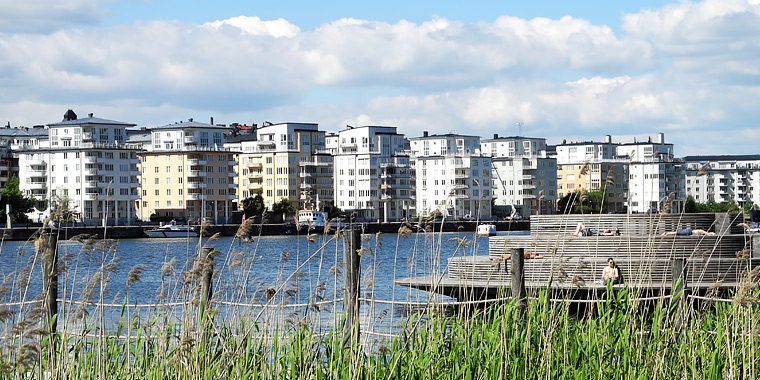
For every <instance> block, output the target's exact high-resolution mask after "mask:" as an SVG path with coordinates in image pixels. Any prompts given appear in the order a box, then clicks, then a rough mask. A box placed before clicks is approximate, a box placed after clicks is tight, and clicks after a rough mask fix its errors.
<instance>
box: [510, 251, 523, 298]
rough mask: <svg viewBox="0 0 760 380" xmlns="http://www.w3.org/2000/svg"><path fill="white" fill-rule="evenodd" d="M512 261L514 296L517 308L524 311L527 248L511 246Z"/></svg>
mask: <svg viewBox="0 0 760 380" xmlns="http://www.w3.org/2000/svg"><path fill="white" fill-rule="evenodd" d="M509 253H510V254H511V257H510V261H511V262H512V298H514V299H516V300H517V309H518V310H519V311H522V309H523V308H524V307H525V298H526V297H527V292H526V291H525V256H524V254H525V249H524V248H510V249H509Z"/></svg>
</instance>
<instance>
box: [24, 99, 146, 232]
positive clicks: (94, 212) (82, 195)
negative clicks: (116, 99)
mask: <svg viewBox="0 0 760 380" xmlns="http://www.w3.org/2000/svg"><path fill="white" fill-rule="evenodd" d="M133 126H134V124H130V123H123V122H119V121H113V120H106V119H101V118H96V117H94V116H93V114H89V115H88V117H86V118H83V119H79V118H78V117H77V115H76V114H75V113H74V111H72V110H68V111H67V112H66V114H65V115H64V118H63V121H61V122H60V123H51V124H48V125H47V130H48V139H47V140H40V142H41V143H40V144H39V145H36V146H35V145H34V143H32V142H31V141H30V145H25V147H22V148H21V149H19V150H18V157H19V172H20V174H19V178H20V179H21V182H20V188H21V190H22V191H24V192H25V193H26V194H31V195H34V196H35V198H36V199H37V206H36V207H35V210H34V211H33V212H32V213H30V214H29V215H28V216H29V218H30V219H31V220H33V221H43V220H44V219H45V218H47V216H48V215H50V212H51V210H52V209H54V208H56V207H57V206H58V205H59V204H60V202H64V201H68V203H69V208H70V209H73V211H74V212H75V214H76V219H77V220H78V221H81V222H84V223H86V224H90V225H106V224H109V225H129V224H131V223H132V222H134V220H135V217H136V216H137V213H136V210H135V203H136V202H137V200H138V199H139V195H138V192H137V190H138V181H137V175H138V171H137V163H138V160H137V153H138V150H139V147H138V146H132V145H130V144H127V143H126V137H125V136H126V128H128V127H133Z"/></svg>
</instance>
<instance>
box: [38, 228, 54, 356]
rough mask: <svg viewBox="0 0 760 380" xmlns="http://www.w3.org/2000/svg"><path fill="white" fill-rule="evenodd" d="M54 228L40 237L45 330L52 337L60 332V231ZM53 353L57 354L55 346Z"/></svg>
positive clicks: (46, 230)
mask: <svg viewBox="0 0 760 380" xmlns="http://www.w3.org/2000/svg"><path fill="white" fill-rule="evenodd" d="M52 227H55V224H51V225H50V227H49V228H43V233H42V236H41V237H40V239H44V241H45V244H44V249H43V252H40V253H42V270H43V274H42V289H43V290H42V291H43V294H44V295H45V298H44V303H43V310H44V312H45V329H46V331H49V334H50V335H51V336H52V335H54V334H55V333H56V331H57V330H58V317H57V315H58V229H57V228H52ZM47 329H50V330H47ZM51 342H54V340H51ZM52 352H53V353H55V352H56V349H55V346H53V350H52Z"/></svg>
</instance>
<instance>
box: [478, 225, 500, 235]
mask: <svg viewBox="0 0 760 380" xmlns="http://www.w3.org/2000/svg"><path fill="white" fill-rule="evenodd" d="M477 235H478V236H494V235H496V225H495V224H480V225H478V232H477Z"/></svg>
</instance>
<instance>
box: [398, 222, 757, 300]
mask: <svg viewBox="0 0 760 380" xmlns="http://www.w3.org/2000/svg"><path fill="white" fill-rule="evenodd" d="M742 222H743V220H739V217H737V216H734V215H728V216H727V215H725V214H687V215H680V214H679V215H662V214H655V215H573V216H564V215H562V216H541V217H536V218H534V220H531V235H530V236H494V237H491V238H490V239H489V255H488V256H484V255H481V256H464V257H454V258H451V259H449V262H448V273H447V274H445V275H443V276H428V277H420V278H406V279H398V280H397V281H396V284H398V285H403V286H409V287H412V288H417V289H422V290H426V291H432V292H435V293H440V294H445V295H448V296H453V297H456V298H467V299H473V298H476V299H477V298H492V297H495V296H497V295H498V294H500V293H504V291H505V290H508V289H510V288H511V281H512V274H511V261H510V260H508V259H507V260H505V259H503V257H502V255H503V254H505V253H508V252H509V251H510V249H512V248H523V249H524V250H525V251H528V252H532V253H535V254H538V255H543V256H544V258H542V259H526V260H525V264H524V276H525V286H526V288H527V289H528V290H529V291H531V290H533V291H535V290H538V289H546V288H548V287H550V288H551V289H552V290H557V291H560V292H564V293H566V294H567V293H573V294H576V293H577V294H581V295H582V294H588V293H593V292H597V291H599V290H601V289H604V288H605V285H604V284H603V283H602V279H601V273H602V269H603V268H604V267H605V266H606V265H607V258H608V257H613V258H614V259H615V261H616V263H617V264H618V266H619V268H620V271H621V274H622V276H623V279H624V281H625V284H627V285H628V286H629V287H630V288H634V289H636V290H638V291H640V292H641V293H644V294H662V293H668V292H669V291H670V288H671V286H672V273H671V271H672V263H673V260H674V259H685V263H686V265H685V271H686V283H687V286H688V288H689V289H691V290H692V291H695V292H698V293H705V292H708V291H714V290H727V289H735V288H736V287H737V286H738V285H739V283H741V282H742V281H750V282H753V283H756V282H757V280H758V279H757V278H756V277H757V273H756V272H757V271H754V272H752V270H753V269H755V268H756V267H758V266H760V257H758V256H759V255H757V254H755V255H753V247H752V246H753V244H752V239H751V237H750V236H748V235H745V234H743V233H741V232H742V231H743V227H741V226H740V225H739V223H742ZM578 223H583V224H584V225H585V226H586V227H590V228H598V229H603V228H609V229H611V230H613V231H615V230H616V229H619V230H620V236H588V237H576V236H571V232H573V231H574V230H575V228H576V225H577V224H578ZM683 228H692V229H696V228H705V229H710V230H713V231H717V234H716V235H714V236H666V237H662V236H659V235H660V234H661V233H662V232H665V231H678V230H680V229H683ZM737 231H738V232H739V233H736V232H737ZM616 286H619V285H616Z"/></svg>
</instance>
